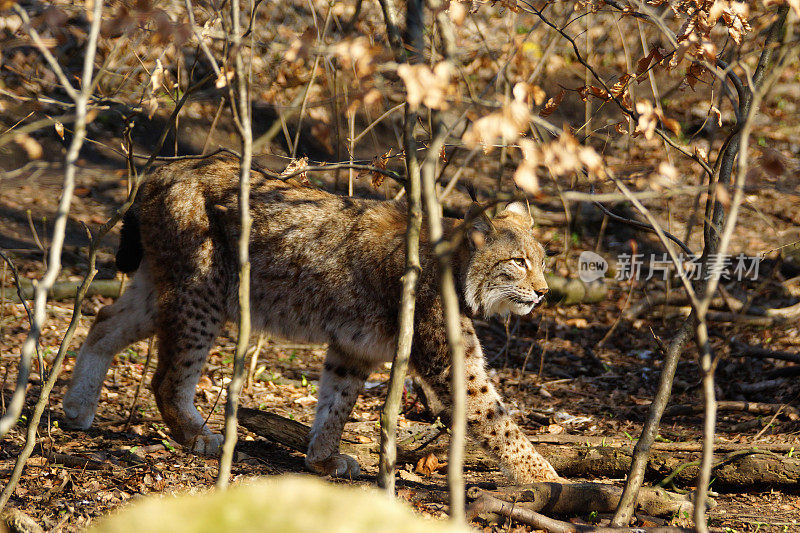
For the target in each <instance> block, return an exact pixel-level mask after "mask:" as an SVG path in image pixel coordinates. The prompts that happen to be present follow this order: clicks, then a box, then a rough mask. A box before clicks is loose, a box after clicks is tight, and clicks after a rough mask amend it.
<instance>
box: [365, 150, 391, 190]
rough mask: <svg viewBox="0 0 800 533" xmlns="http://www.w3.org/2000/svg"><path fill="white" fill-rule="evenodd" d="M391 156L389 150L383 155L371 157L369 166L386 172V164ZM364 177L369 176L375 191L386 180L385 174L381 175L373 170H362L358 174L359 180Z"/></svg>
mask: <svg viewBox="0 0 800 533" xmlns="http://www.w3.org/2000/svg"><path fill="white" fill-rule="evenodd" d="M391 156H392V151H391V150H389V151H388V152H386V153H385V154H383V155H379V156H375V157H373V158H372V162H371V163H370V164H371V165H372V166H373V167H375V168H379V169H381V170H386V164H387V163H388V162H389V158H390V157H391ZM366 176H369V178H370V184H371V185H372V187H373V188H375V189H377V188H378V187H380V186H381V185H383V181H384V180H385V179H386V175H385V174H381V173H380V172H375V171H374V170H362V171H361V172H359V173H358V177H359V178H362V177H366Z"/></svg>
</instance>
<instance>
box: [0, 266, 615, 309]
mask: <svg viewBox="0 0 800 533" xmlns="http://www.w3.org/2000/svg"><path fill="white" fill-rule="evenodd" d="M546 278H547V284H548V285H549V286H550V293H549V294H548V295H547V299H548V301H549V302H551V303H553V304H556V305H576V304H579V303H596V302H600V301H602V300H604V299H605V298H606V294H607V292H608V288H607V287H606V286H605V285H604V284H603V283H584V282H583V281H581V280H579V279H572V278H564V277H562V276H556V275H552V274H547V275H546ZM20 283H21V285H22V287H21V292H22V294H23V296H24V297H25V298H26V299H31V298H32V297H33V286H32V284H31V282H30V280H25V279H23V280H20ZM121 283H122V281H120V280H118V279H100V280H94V281H92V284H91V285H90V286H89V290H88V292H87V293H86V295H87V296H105V297H106V298H116V297H117V296H119V294H120V284H121ZM80 284H81V282H80V281H59V282H58V283H55V284H53V288H52V289H51V290H50V292H49V293H48V298H49V299H51V300H71V299H73V298H74V297H75V291H76V290H77V289H78V287H79V286H80ZM3 297H4V298H5V299H6V301H11V302H17V303H19V297H18V296H17V289H16V288H13V287H7V288H5V289H3Z"/></svg>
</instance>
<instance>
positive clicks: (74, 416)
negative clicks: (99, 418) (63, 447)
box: [63, 393, 94, 429]
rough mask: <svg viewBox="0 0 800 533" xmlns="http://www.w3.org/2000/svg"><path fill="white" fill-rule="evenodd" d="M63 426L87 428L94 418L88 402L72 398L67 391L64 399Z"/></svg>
mask: <svg viewBox="0 0 800 533" xmlns="http://www.w3.org/2000/svg"><path fill="white" fill-rule="evenodd" d="M63 408H64V426H65V427H67V428H71V429H89V428H90V427H92V421H93V420H94V409H92V407H91V405H90V404H89V403H88V402H84V401H81V400H80V399H76V398H73V397H72V396H71V395H70V394H69V393H67V397H66V398H65V399H64V404H63Z"/></svg>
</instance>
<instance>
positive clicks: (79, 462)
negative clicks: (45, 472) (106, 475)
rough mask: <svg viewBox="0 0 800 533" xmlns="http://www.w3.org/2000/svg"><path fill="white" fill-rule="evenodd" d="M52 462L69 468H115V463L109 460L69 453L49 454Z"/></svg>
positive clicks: (106, 469) (104, 469)
mask: <svg viewBox="0 0 800 533" xmlns="http://www.w3.org/2000/svg"><path fill="white" fill-rule="evenodd" d="M47 458H48V459H49V460H50V462H51V463H52V464H54V465H63V466H66V467H69V468H77V469H80V470H102V471H111V470H114V465H113V464H112V463H109V462H108V461H97V460H95V459H89V458H86V457H79V456H77V455H70V454H67V453H51V454H50V455H48V456H47Z"/></svg>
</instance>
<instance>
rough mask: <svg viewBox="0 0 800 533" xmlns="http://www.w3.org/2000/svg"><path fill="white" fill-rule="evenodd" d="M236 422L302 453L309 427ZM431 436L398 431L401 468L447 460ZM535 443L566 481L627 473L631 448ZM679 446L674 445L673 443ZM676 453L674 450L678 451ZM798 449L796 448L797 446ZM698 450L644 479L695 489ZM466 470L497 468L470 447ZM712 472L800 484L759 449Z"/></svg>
mask: <svg viewBox="0 0 800 533" xmlns="http://www.w3.org/2000/svg"><path fill="white" fill-rule="evenodd" d="M239 423H240V424H241V425H242V426H244V427H245V428H247V429H249V430H250V431H252V432H253V433H255V434H257V435H260V436H262V437H265V438H267V439H269V440H271V441H273V442H277V443H279V444H282V445H284V446H287V447H289V448H291V449H293V450H296V451H299V452H301V453H305V452H306V450H307V448H308V432H309V430H310V428H309V427H308V426H306V425H305V424H301V423H300V422H297V421H295V420H289V419H288V418H284V417H282V416H279V415H276V414H274V413H267V412H265V411H258V410H256V409H248V408H241V409H240V410H239ZM420 431H422V432H425V433H430V431H429V426H427V425H424V424H419V425H412V426H409V427H407V428H400V435H399V436H398V442H399V445H398V450H397V460H398V463H400V464H405V463H411V464H416V463H417V461H419V459H421V458H422V457H424V456H426V455H428V454H431V453H433V454H434V455H436V456H437V458H438V459H440V460H441V461H446V458H447V447H448V443H447V436H446V434H440V433H439V432H433V436H431V435H429V436H427V437H425V438H423V439H417V440H416V441H415V440H414V438H413V435H414V434H417V433H420ZM533 440H534V443H535V444H536V448H537V449H538V450H539V452H540V453H541V454H542V455H543V456H544V457H545V459H547V460H548V461H550V463H551V464H552V465H553V467H554V468H555V469H556V471H557V472H558V473H559V475H561V476H563V477H566V478H569V477H597V478H621V477H625V476H626V475H627V474H628V470H629V469H630V464H631V454H632V453H633V443H631V444H630V445H629V446H626V447H620V446H563V445H557V444H556V445H554V444H545V443H536V442H535V439H533ZM672 444H677V443H672ZM676 448H677V447H676ZM798 448H800V444H798ZM341 449H342V453H347V454H350V455H353V456H355V457H357V458H358V460H359V462H360V463H361V464H362V465H365V466H374V465H376V464H377V461H378V443H376V442H372V443H355V442H347V441H343V442H342V446H341ZM699 454H700V452H699V451H676V450H675V449H673V450H661V449H658V448H656V449H653V450H652V453H651V456H650V460H649V462H648V465H647V470H646V477H647V478H648V479H650V480H655V481H661V480H662V479H664V478H665V477H667V476H672V483H674V484H676V485H680V486H694V484H695V482H696V479H697V472H698V466H697V464H696V461H697V459H698V458H699V456H700V455H699ZM464 464H465V466H467V467H469V468H473V469H489V468H496V467H497V462H496V461H495V460H494V459H493V458H491V457H489V456H487V455H486V454H485V453H484V451H483V449H482V448H480V447H479V446H477V445H476V444H474V443H472V442H470V443H468V444H467V448H466V450H465V454H464ZM715 464H716V465H717V466H716V467H715V468H714V470H713V475H714V478H715V485H714V486H715V488H717V489H718V490H719V489H720V488H728V489H739V490H741V489H743V488H750V487H757V486H767V485H769V486H773V487H788V486H797V484H798V483H800V459H797V458H794V457H786V456H784V455H779V454H777V453H773V452H769V451H767V450H760V449H758V448H757V447H753V448H751V449H741V450H736V451H733V452H731V453H729V454H727V455H726V454H717V455H716V456H715Z"/></svg>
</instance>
